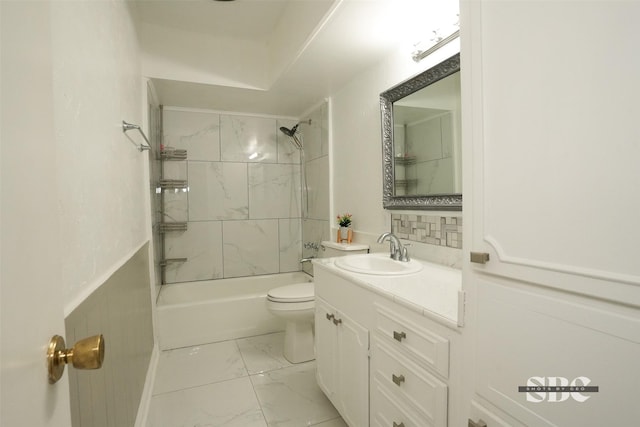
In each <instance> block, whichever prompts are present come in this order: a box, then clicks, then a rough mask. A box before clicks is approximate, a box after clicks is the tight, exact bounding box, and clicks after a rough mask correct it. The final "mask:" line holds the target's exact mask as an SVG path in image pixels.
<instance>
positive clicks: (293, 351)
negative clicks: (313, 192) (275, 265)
mask: <svg viewBox="0 0 640 427" xmlns="http://www.w3.org/2000/svg"><path fill="white" fill-rule="evenodd" d="M320 246H321V248H322V252H321V253H320V257H321V258H328V257H336V256H344V255H355V254H362V253H367V252H369V246H368V245H361V244H351V243H349V244H346V243H334V242H322V243H321V245H320ZM267 309H268V310H269V311H270V312H271V314H273V315H274V316H278V317H280V318H283V319H284V320H285V321H286V327H285V333H284V357H285V359H287V360H288V361H289V362H291V363H301V362H306V361H309V360H313V359H315V351H314V336H313V318H314V313H315V289H314V286H313V283H312V282H309V283H298V284H295V285H287V286H281V287H279V288H274V289H271V290H270V291H269V292H268V293H267Z"/></svg>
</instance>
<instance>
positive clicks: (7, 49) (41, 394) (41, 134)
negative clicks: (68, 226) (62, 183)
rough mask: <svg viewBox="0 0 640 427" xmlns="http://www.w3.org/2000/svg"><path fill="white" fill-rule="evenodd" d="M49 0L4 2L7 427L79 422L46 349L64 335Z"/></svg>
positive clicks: (1, 413) (3, 411) (3, 405)
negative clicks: (52, 376) (53, 375)
mask: <svg viewBox="0 0 640 427" xmlns="http://www.w3.org/2000/svg"><path fill="white" fill-rule="evenodd" d="M49 8H50V5H49V3H48V2H44V1H43V2H20V1H12V2H10V1H2V2H0V19H1V25H0V29H1V30H0V31H1V49H0V50H1V55H2V62H1V64H2V72H1V79H2V80H1V81H2V85H1V91H2V94H1V97H0V98H1V99H2V101H1V102H2V111H1V114H2V115H1V123H0V126H1V152H0V160H1V174H2V177H1V185H2V193H1V202H2V211H1V216H0V222H1V229H0V230H1V231H0V233H1V234H0V239H1V242H2V248H1V252H0V255H1V258H2V266H1V279H0V291H1V293H0V299H1V300H0V313H1V321H0V326H1V335H0V339H1V344H2V350H1V351H2V353H1V359H0V366H1V371H0V384H1V387H2V388H1V395H0V425H2V426H6V427H12V426H44V427H63V426H64V427H68V426H70V425H71V417H70V409H69V384H68V376H67V372H65V375H64V377H63V378H62V380H60V381H59V382H58V383H56V384H54V385H50V384H49V383H48V379H47V371H46V363H45V360H46V359H45V358H46V349H47V346H48V343H49V340H50V338H51V337H52V336H53V335H54V334H58V335H63V336H64V315H63V299H62V289H63V288H62V284H61V283H60V281H59V277H60V274H59V262H58V260H59V259H61V258H60V257H62V256H64V254H59V253H58V246H57V242H58V217H57V215H58V213H57V206H56V196H57V191H58V190H57V187H56V182H55V177H56V169H55V168H56V165H55V158H56V156H55V143H54V133H53V120H54V118H53V94H52V79H51V76H52V69H51V43H50V39H51V31H50V16H49V13H50V12H49Z"/></svg>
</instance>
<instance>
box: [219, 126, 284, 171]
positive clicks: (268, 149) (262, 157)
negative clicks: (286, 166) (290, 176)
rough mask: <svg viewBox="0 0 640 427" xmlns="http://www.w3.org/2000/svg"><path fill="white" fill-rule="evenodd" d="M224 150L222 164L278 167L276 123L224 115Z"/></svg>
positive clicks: (222, 138) (222, 151)
mask: <svg viewBox="0 0 640 427" xmlns="http://www.w3.org/2000/svg"><path fill="white" fill-rule="evenodd" d="M278 132H279V131H278ZM220 148H221V160H222V161H227V162H252V163H254V162H266V163H276V162H277V161H278V150H277V145H276V120H275V119H269V118H262V117H249V116H232V115H222V116H220ZM254 156H255V157H254Z"/></svg>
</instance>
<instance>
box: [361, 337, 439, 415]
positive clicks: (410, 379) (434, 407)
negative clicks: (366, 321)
mask: <svg viewBox="0 0 640 427" xmlns="http://www.w3.org/2000/svg"><path fill="white" fill-rule="evenodd" d="M371 344H372V345H371V378H372V379H373V380H375V381H376V382H377V383H378V384H381V385H382V386H384V387H385V388H386V390H387V392H388V394H389V395H391V396H392V397H394V398H395V400H398V401H402V402H409V403H410V406H413V407H414V409H416V410H417V412H419V413H421V415H422V417H423V418H426V419H427V420H428V421H429V425H434V426H440V425H443V426H446V424H447V385H446V384H445V383H443V382H442V381H440V380H439V379H437V378H436V377H435V376H433V375H431V374H430V373H428V372H427V371H426V370H425V369H423V368H421V367H420V366H418V365H417V364H416V363H414V362H412V361H411V360H409V359H407V358H406V357H404V356H402V355H401V354H400V353H399V352H397V351H395V350H394V349H393V348H392V347H391V346H390V345H389V344H387V343H386V340H385V341H384V342H383V341H381V340H380V339H377V338H374V339H373V340H372V343H371Z"/></svg>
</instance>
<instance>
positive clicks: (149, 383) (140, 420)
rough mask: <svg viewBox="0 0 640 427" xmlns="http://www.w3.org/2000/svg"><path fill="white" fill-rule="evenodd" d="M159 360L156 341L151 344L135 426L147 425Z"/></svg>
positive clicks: (142, 426) (145, 426) (144, 426)
mask: <svg viewBox="0 0 640 427" xmlns="http://www.w3.org/2000/svg"><path fill="white" fill-rule="evenodd" d="M159 360H160V349H159V348H158V343H155V344H154V346H153V351H152V352H151V360H149V369H147V377H146V378H145V381H144V389H143V390H142V396H141V397H140V406H138V415H137V416H136V423H135V427H148V426H149V408H150V406H151V398H152V397H153V386H154V384H155V380H156V371H157V369H158V361H159Z"/></svg>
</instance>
